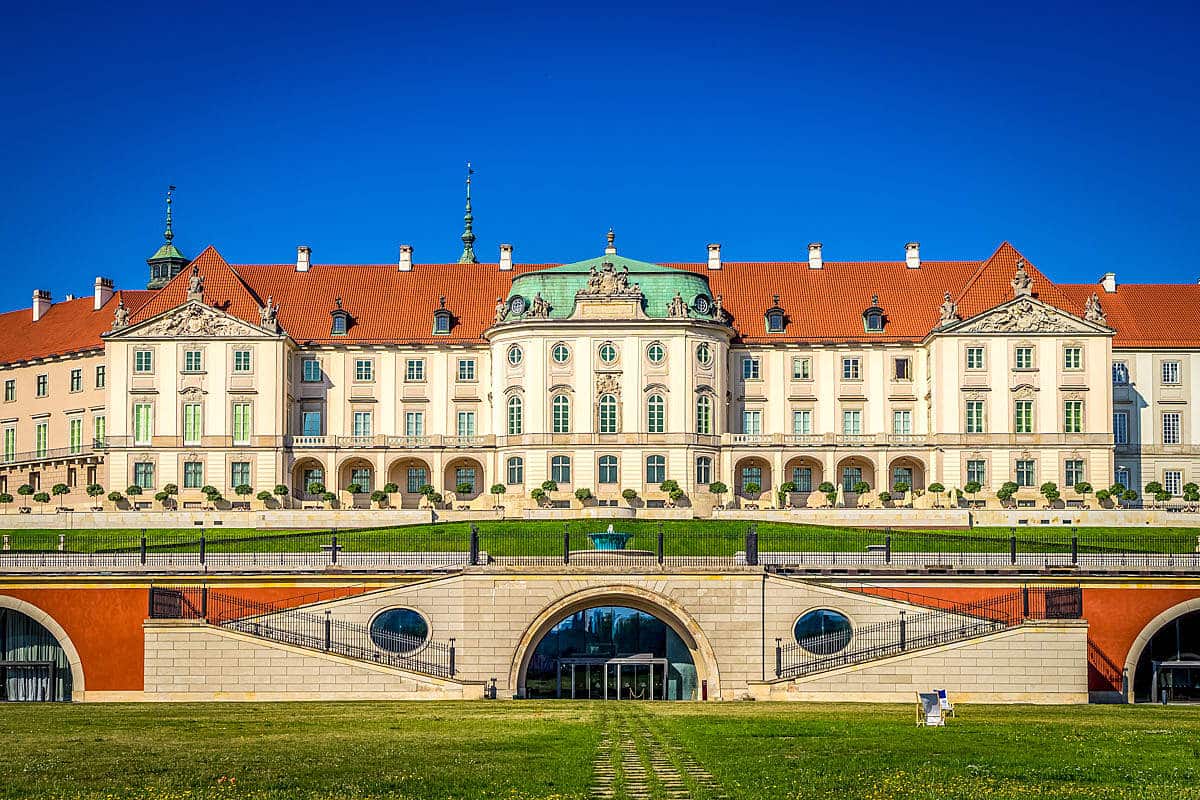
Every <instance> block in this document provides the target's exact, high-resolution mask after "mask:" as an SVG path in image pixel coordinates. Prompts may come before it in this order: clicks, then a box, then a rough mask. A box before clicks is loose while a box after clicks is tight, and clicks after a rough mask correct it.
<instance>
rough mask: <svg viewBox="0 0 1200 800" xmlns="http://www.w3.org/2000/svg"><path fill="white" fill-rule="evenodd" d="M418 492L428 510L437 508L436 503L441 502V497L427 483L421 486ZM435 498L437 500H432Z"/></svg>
mask: <svg viewBox="0 0 1200 800" xmlns="http://www.w3.org/2000/svg"><path fill="white" fill-rule="evenodd" d="M419 492H420V495H421V497H423V498H425V503H426V504H427V507H429V508H437V505H438V503H440V502H441V495H440V494H438V493H437V490H436V489H434V488H433V487H432V486H430V485H429V484H428V483H425V484H422V485H421V488H420V490H419ZM435 497H436V498H438V499H437V500H434V499H433V498H435Z"/></svg>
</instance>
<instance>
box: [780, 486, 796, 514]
mask: <svg viewBox="0 0 1200 800" xmlns="http://www.w3.org/2000/svg"><path fill="white" fill-rule="evenodd" d="M794 491H796V484H795V483H793V482H792V481H784V482H783V483H781V484H780V485H779V507H780V508H791V507H792V492H794Z"/></svg>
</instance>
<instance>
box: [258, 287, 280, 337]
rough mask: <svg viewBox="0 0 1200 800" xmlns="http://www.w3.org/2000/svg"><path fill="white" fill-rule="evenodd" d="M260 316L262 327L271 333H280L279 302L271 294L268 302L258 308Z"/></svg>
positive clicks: (268, 296)
mask: <svg viewBox="0 0 1200 800" xmlns="http://www.w3.org/2000/svg"><path fill="white" fill-rule="evenodd" d="M258 318H259V320H260V322H261V323H262V327H264V328H266V329H267V330H269V331H270V332H271V333H279V304H278V303H276V302H274V298H272V297H271V296H270V295H267V304H266V305H265V306H261V307H260V308H259V309H258Z"/></svg>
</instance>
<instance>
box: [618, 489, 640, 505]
mask: <svg viewBox="0 0 1200 800" xmlns="http://www.w3.org/2000/svg"><path fill="white" fill-rule="evenodd" d="M637 496H638V493H637V490H636V489H624V490H622V492H621V497H623V498H624V499H625V502H626V503H629V505H633V501H634V500H637Z"/></svg>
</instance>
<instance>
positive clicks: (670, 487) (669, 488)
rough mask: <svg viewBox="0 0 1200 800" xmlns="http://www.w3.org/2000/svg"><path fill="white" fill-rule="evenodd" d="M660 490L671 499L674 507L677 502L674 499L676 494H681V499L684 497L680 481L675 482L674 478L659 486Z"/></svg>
mask: <svg viewBox="0 0 1200 800" xmlns="http://www.w3.org/2000/svg"><path fill="white" fill-rule="evenodd" d="M658 490H659V491H660V492H662V493H663V494H665V495H666V496H667V497H668V498H669V499H670V503H671V505H672V506H674V505H675V500H674V499H673V498H674V495H675V492H680V494H679V497H683V493H682V491H681V490H680V488H679V481H677V480H675V479H674V478H668V479H667V480H665V481H663V482H662V483H660V484H659V485H658Z"/></svg>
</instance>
